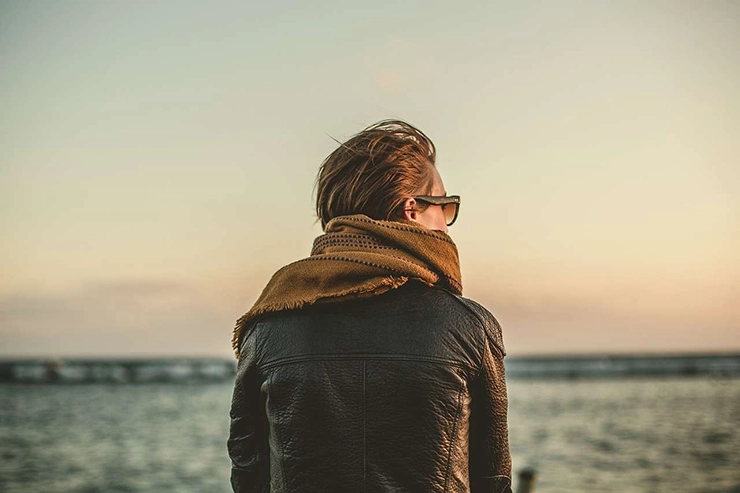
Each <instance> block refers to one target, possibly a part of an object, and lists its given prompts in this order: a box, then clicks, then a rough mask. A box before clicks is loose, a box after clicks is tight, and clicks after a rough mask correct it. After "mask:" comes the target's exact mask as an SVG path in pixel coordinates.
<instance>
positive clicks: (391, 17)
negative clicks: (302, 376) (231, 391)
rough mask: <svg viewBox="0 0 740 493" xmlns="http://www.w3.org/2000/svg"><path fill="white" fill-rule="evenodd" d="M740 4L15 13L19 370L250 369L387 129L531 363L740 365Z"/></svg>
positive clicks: (10, 296)
mask: <svg viewBox="0 0 740 493" xmlns="http://www.w3.org/2000/svg"><path fill="white" fill-rule="evenodd" d="M739 47H740V3H737V2H732V1H706V2H694V1H673V0H672V1H665V2H662V1H650V2H638V1H635V2H631V1H625V2H598V1H597V2H581V1H571V0H567V1H560V2H496V1H484V2H470V3H453V2H429V1H425V2H421V1H419V2H413V1H401V2H387V3H384V2H362V3H358V5H356V6H352V5H351V3H349V2H324V1H316V2H280V3H279V4H277V3H276V4H271V3H269V2H259V3H257V2H193V1H178V2H174V1H171V2H81V1H79V2H77V1H70V2H45V1H43V2H39V1H35V0H28V1H5V0H0V74H2V76H1V77H0V113H1V114H2V115H3V116H2V118H1V119H0V126H1V127H0V128H1V129H2V131H0V357H75V356H88V357H89V356H110V357H114V356H223V357H230V356H231V355H232V352H231V331H232V329H233V327H234V323H235V321H236V319H237V318H239V317H240V316H241V315H242V314H243V313H244V312H246V311H247V310H248V309H249V308H250V307H251V306H252V304H253V303H254V301H255V300H256V298H257V296H258V295H259V293H260V291H261V289H262V288H263V287H264V285H265V284H266V283H267V281H268V280H269V278H270V276H271V275H272V274H273V272H274V271H276V270H277V269H279V268H280V267H281V266H283V265H285V264H287V263H289V262H292V261H294V260H297V259H299V258H303V257H306V256H308V255H309V253H310V249H311V245H312V242H313V239H314V238H315V237H316V236H317V235H319V234H321V228H320V225H319V224H318V223H317V221H316V217H315V214H314V210H315V203H314V200H315V193H314V190H313V185H314V180H315V178H316V173H317V171H318V168H319V166H320V164H321V162H322V161H323V159H324V158H325V157H326V156H327V155H328V154H329V153H330V152H332V151H333V150H334V148H335V147H336V145H337V144H336V142H335V141H334V140H333V139H334V138H336V139H339V140H344V139H347V138H349V137H351V136H352V135H353V134H354V133H356V132H358V131H359V130H361V129H362V128H364V127H366V126H368V125H370V124H372V123H374V122H376V121H378V120H381V119H386V118H400V119H403V120H405V121H408V122H409V123H412V124H414V125H416V126H417V127H419V128H420V129H422V131H424V132H425V133H426V134H427V135H428V136H429V137H430V138H431V139H432V140H433V141H434V143H435V145H436V147H437V151H438V156H437V168H438V170H439V172H440V174H441V176H442V179H443V181H444V184H445V188H446V189H447V191H448V193H450V194H459V195H461V197H462V205H461V210H460V217H459V219H458V221H457V223H455V225H454V226H452V227H451V228H450V231H449V234H450V235H451V236H452V238H453V239H454V241H455V243H456V244H457V246H458V250H459V252H460V261H461V269H462V276H463V278H462V279H463V289H464V295H465V296H466V297H469V298H472V299H475V300H477V301H479V302H480V303H482V304H483V305H484V306H486V307H487V308H488V309H489V310H490V311H491V312H492V313H493V314H494V315H495V316H496V318H497V319H498V320H499V322H500V323H501V325H502V327H503V330H504V342H505V344H506V347H507V352H508V354H509V355H510V356H523V355H540V354H585V353H613V354H621V353H686V352H690V353H697V352H728V351H740V254H739V253H738V252H740V138H739V136H740V90H738V87H740V49H738V48H739Z"/></svg>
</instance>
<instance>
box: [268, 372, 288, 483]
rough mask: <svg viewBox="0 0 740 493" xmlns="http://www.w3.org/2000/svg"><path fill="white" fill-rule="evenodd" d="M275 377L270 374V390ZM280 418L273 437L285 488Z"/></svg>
mask: <svg viewBox="0 0 740 493" xmlns="http://www.w3.org/2000/svg"><path fill="white" fill-rule="evenodd" d="M274 379H275V375H274V374H273V375H271V376H270V390H271V391H272V381H273V380H274ZM279 422H280V419H276V420H275V438H276V439H277V442H278V448H279V449H280V459H279V461H278V465H279V468H280V469H282V471H283V474H282V477H283V481H284V483H285V484H284V485H283V486H284V487H285V489H286V490H287V488H288V484H287V478H286V477H285V464H284V463H283V458H284V457H285V451H284V450H283V440H282V438H280V426H279Z"/></svg>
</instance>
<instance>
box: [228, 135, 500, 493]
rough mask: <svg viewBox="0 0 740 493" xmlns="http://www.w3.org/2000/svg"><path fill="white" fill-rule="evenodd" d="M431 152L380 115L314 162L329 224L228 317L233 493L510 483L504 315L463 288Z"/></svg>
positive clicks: (319, 200) (422, 139)
mask: <svg viewBox="0 0 740 493" xmlns="http://www.w3.org/2000/svg"><path fill="white" fill-rule="evenodd" d="M435 158H436V151H435V147H434V144H433V143H432V141H431V140H430V139H429V138H428V137H427V136H426V135H425V134H423V133H422V132H421V131H420V130H419V129H417V128H416V127H414V126H412V125H410V124H408V123H406V122H403V121H398V120H385V121H381V122H378V123H376V124H374V125H372V126H370V127H368V128H366V129H364V130H362V131H361V132H359V133H358V134H356V135H355V136H353V137H352V138H350V139H349V140H347V141H346V142H344V143H341V145H340V146H339V147H338V148H337V149H336V150H335V151H334V152H332V153H331V154H330V155H329V156H328V157H327V158H326V159H325V161H324V162H323V164H322V165H321V167H320V168H319V173H318V176H317V179H316V184H315V187H316V191H317V194H316V212H317V216H318V219H319V220H320V221H321V226H322V230H323V231H324V233H323V234H321V235H319V236H318V237H317V238H316V239H315V240H314V243H313V248H312V250H311V253H310V255H309V256H308V257H306V258H303V259H299V260H297V261H295V262H292V263H290V264H288V265H286V266H284V267H283V268H281V269H280V270H278V271H277V272H276V273H275V274H274V275H273V276H272V278H271V279H270V281H269V282H268V283H267V285H266V286H265V288H264V290H263V291H262V294H261V295H260V296H259V298H258V299H257V301H256V302H255V303H254V305H253V306H252V308H251V309H250V310H249V311H248V312H247V313H245V314H244V315H243V316H242V317H240V318H239V319H238V320H237V323H236V327H235V328H234V333H233V339H232V345H233V348H234V351H235V354H236V357H237V358H238V364H237V373H236V380H235V384H234V392H233V398H232V404H231V411H230V419H231V422H230V433H229V438H228V441H227V447H228V452H229V456H230V458H231V462H232V469H231V485H232V488H233V490H234V491H235V492H237V493H245V492H268V491H269V492H301V493H307V492H511V458H510V452H509V443H508V425H507V405H508V400H507V391H506V379H505V371H504V364H503V360H504V356H505V349H504V344H503V339H502V333H501V327H500V325H499V323H498V321H497V320H496V318H495V317H494V316H493V315H492V314H491V313H490V312H489V311H488V310H487V309H486V308H484V307H483V306H482V305H480V304H478V303H477V302H475V301H472V300H470V299H468V298H465V297H463V296H462V284H461V276H460V266H459V259H458V251H457V248H456V246H455V243H454V242H453V240H452V238H451V237H450V236H449V235H448V226H451V225H452V224H453V223H454V222H455V220H456V219H457V216H458V212H459V211H460V198H459V196H455V195H447V192H446V189H445V186H444V183H443V181H442V178H441V177H440V174H439V172H438V171H437V169H436V164H435Z"/></svg>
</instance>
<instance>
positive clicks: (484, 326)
mask: <svg viewBox="0 0 740 493" xmlns="http://www.w3.org/2000/svg"><path fill="white" fill-rule="evenodd" d="M443 291H445V292H448V291H446V290H443ZM449 294H450V295H451V296H452V297H453V298H454V299H455V301H457V302H458V303H459V304H460V305H462V306H463V307H465V310H467V311H468V312H469V313H471V314H472V315H473V316H474V317H475V318H476V319H477V320H478V323H480V324H481V329H482V330H483V338H482V339H483V346H484V349H485V347H487V346H488V344H487V341H488V329H487V325H488V324H487V323H486V321H485V320H483V317H481V316H480V315H479V314H478V313H477V312H476V311H475V310H473V309H472V308H470V307H469V306H468V305H467V304H466V303H465V302H464V301H462V299H461V296H458V295H456V294H454V293H449ZM493 345H494V346H495V347H496V351H497V352H498V353H499V356H500V357H501V358H503V357H505V356H506V355H505V354H504V352H503V351H502V350H501V348H499V347H498V345H497V344H496V343H495V342H493ZM481 355H483V356H485V355H484V354H483V351H481ZM482 370H483V360H482V359H481V363H480V368H478V372H477V374H476V376H477V375H478V374H480V372H481V371H482Z"/></svg>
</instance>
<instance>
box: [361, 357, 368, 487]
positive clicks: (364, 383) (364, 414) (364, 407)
mask: <svg viewBox="0 0 740 493" xmlns="http://www.w3.org/2000/svg"><path fill="white" fill-rule="evenodd" d="M362 475H363V478H362V491H363V492H365V491H367V360H362Z"/></svg>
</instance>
